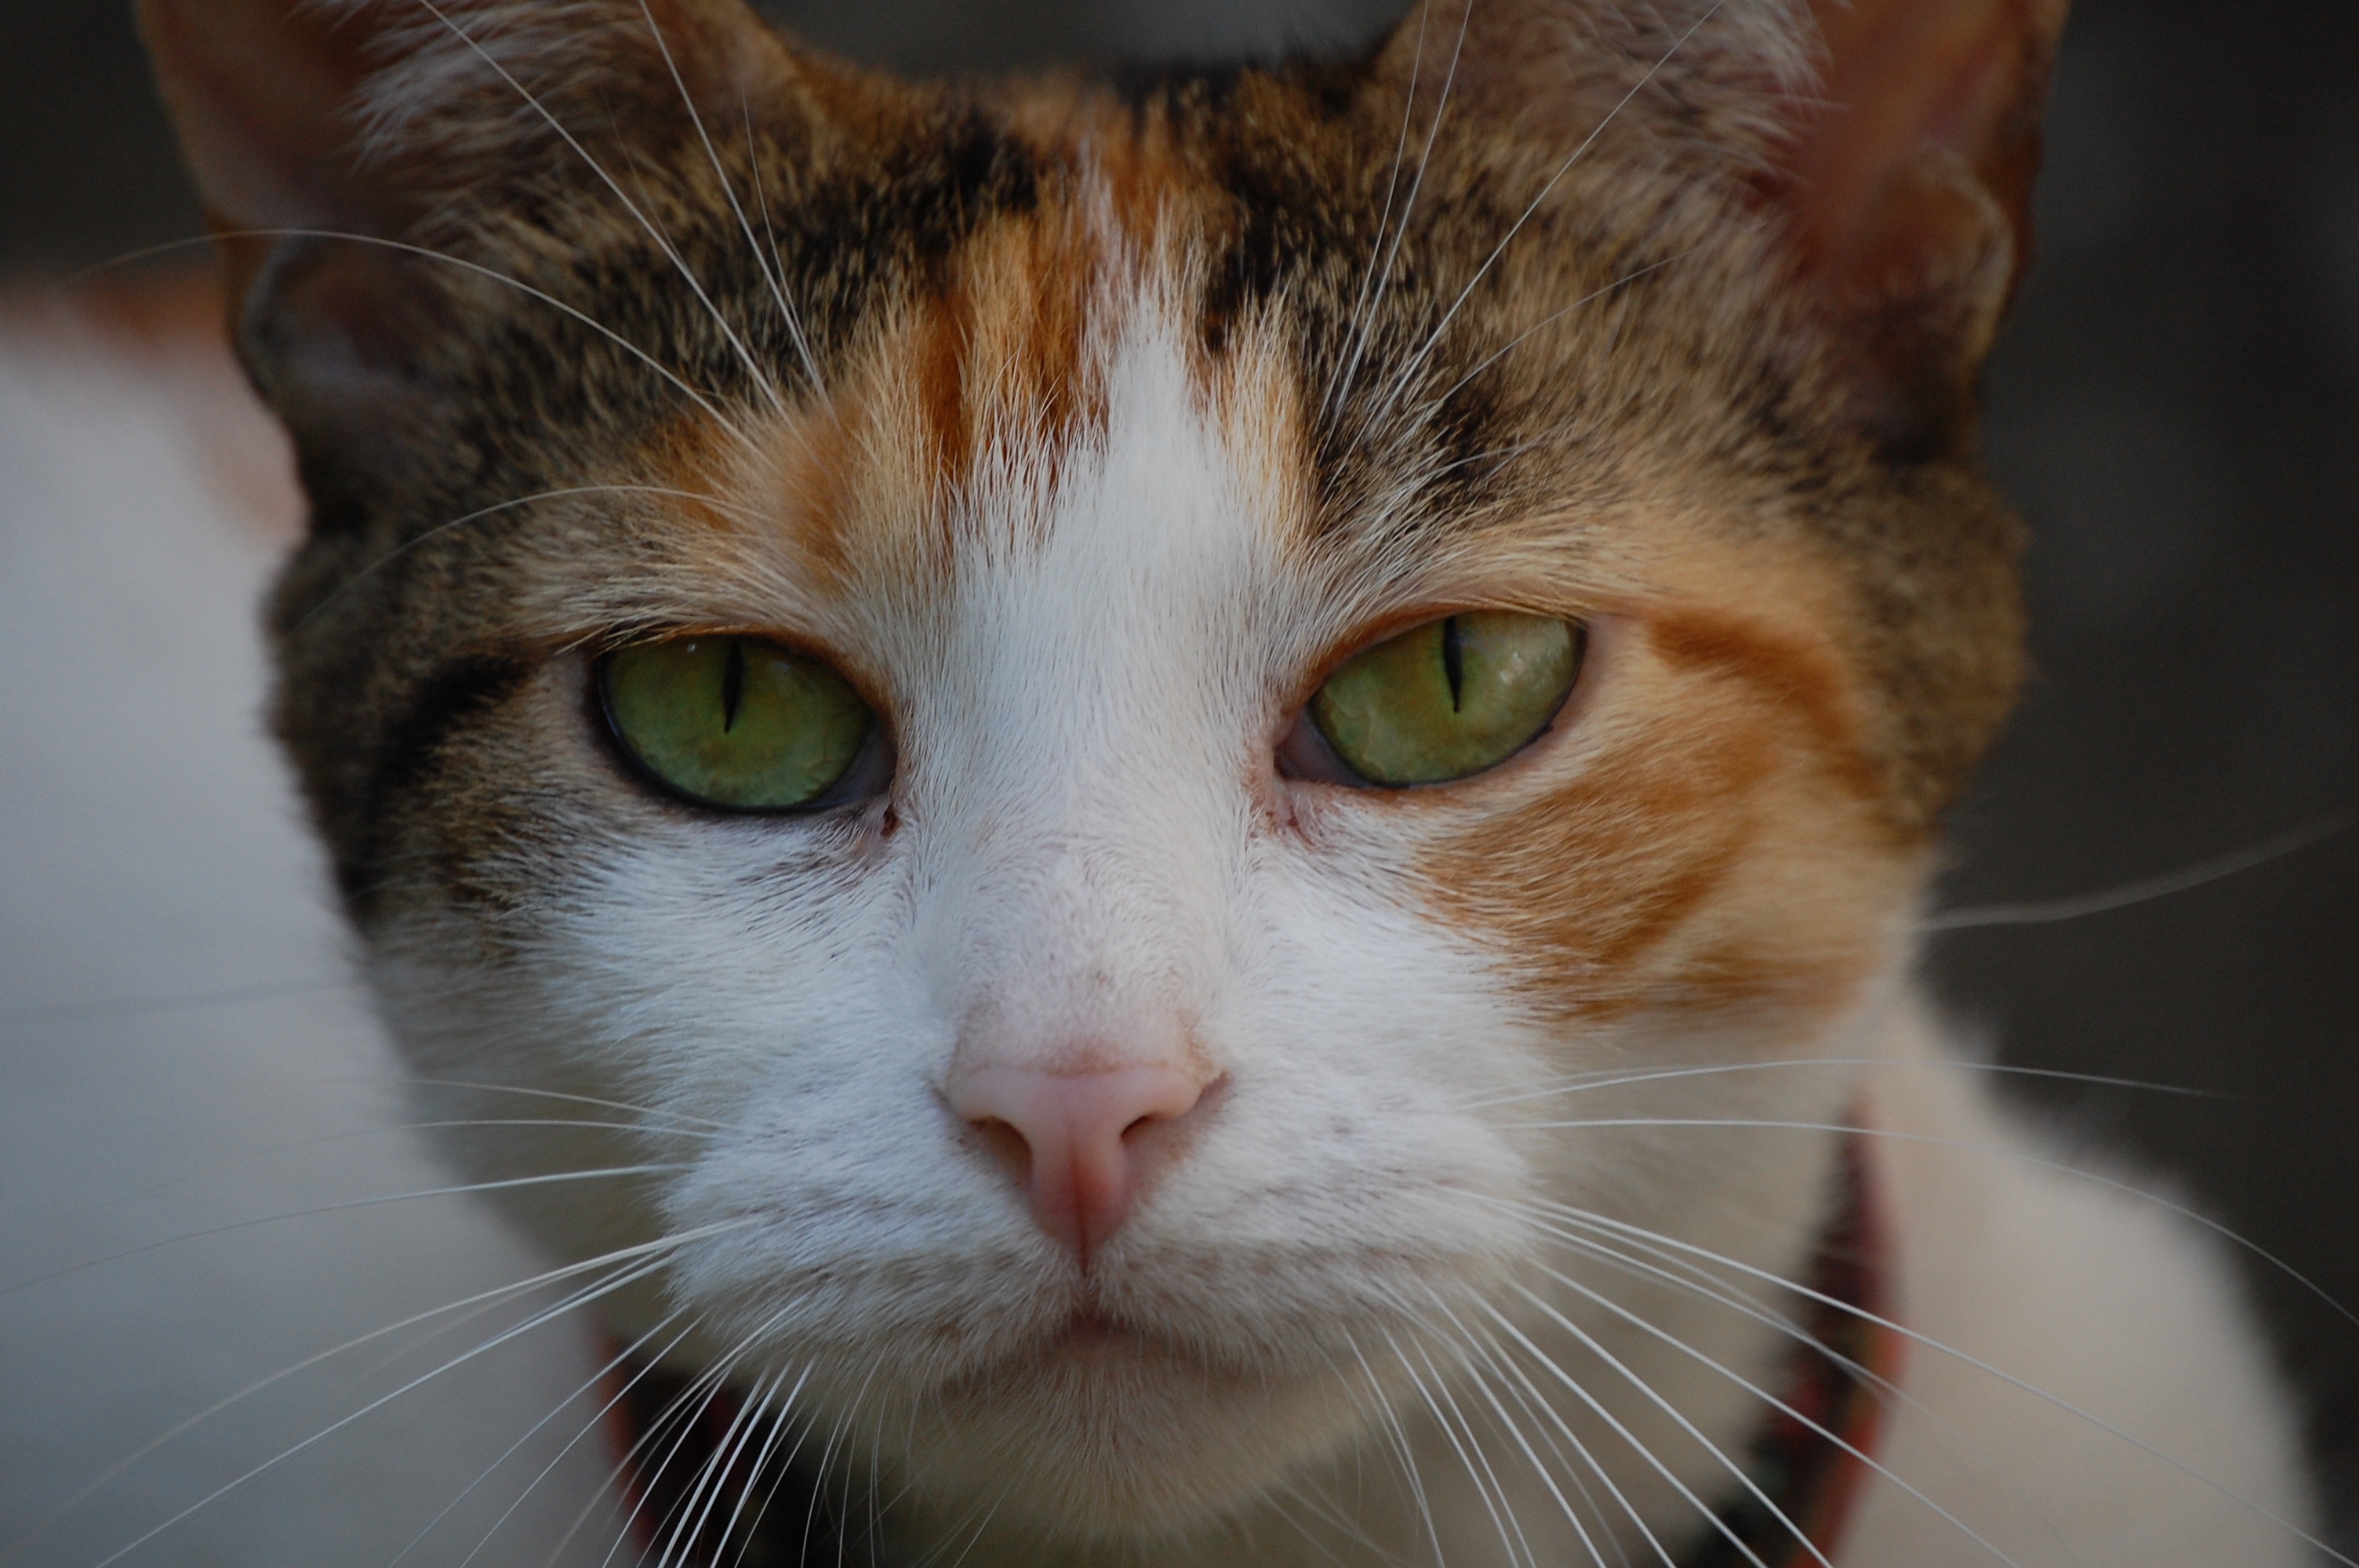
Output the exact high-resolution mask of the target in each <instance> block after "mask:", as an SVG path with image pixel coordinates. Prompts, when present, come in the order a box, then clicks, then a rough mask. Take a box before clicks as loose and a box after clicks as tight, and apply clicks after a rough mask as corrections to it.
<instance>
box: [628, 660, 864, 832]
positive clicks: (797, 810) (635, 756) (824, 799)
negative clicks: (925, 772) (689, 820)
mask: <svg viewBox="0 0 2359 1568" xmlns="http://www.w3.org/2000/svg"><path fill="white" fill-rule="evenodd" d="M699 637H727V638H731V639H734V640H735V641H737V642H741V643H764V644H766V645H767V646H769V647H773V648H776V649H778V650H779V651H780V652H782V653H786V654H792V655H793V656H794V657H796V658H798V659H803V660H806V661H808V662H810V663H811V664H815V665H824V666H825V667H826V668H827V669H829V670H831V671H832V672H833V673H834V674H835V676H836V677H837V678H838V679H840V680H842V681H843V683H844V684H845V685H847V686H849V687H852V692H853V696H855V697H858V698H860V701H861V704H862V706H864V707H865V708H867V709H868V732H867V733H866V734H865V735H864V736H863V737H862V738H861V742H860V750H859V751H858V752H855V753H853V759H852V765H851V766H849V767H847V768H845V769H844V770H843V776H842V777H841V778H839V779H837V780H836V781H835V783H833V784H830V785H829V786H828V787H827V788H826V789H824V790H822V791H821V792H820V793H819V795H816V796H815V797H813V798H812V799H810V800H807V801H804V802H802V803H800V804H799V805H796V806H738V805H735V804H734V803H732V802H729V801H725V800H714V799H712V797H711V796H709V795H698V794H696V793H695V792H694V791H693V790H688V789H683V788H681V787H680V786H679V784H674V783H673V782H672V781H671V780H669V779H668V778H666V777H664V776H663V774H661V773H658V772H656V770H655V769H654V768H653V767H652V766H650V765H649V764H648V762H647V759H646V758H644V757H642V756H640V755H639V753H638V752H637V750H636V748H635V747H633V746H632V744H631V742H630V740H629V738H628V737H627V736H625V734H624V733H623V726H622V722H621V720H620V719H617V718H616V717H615V715H614V694H613V688H612V682H611V677H610V675H609V671H610V670H611V668H612V666H613V663H614V655H615V654H621V653H625V652H628V651H629V650H630V649H633V648H647V647H653V646H655V645H657V644H658V643H679V642H687V641H690V640H692V639H695V638H699ZM586 695H587V697H588V704H587V706H588V707H589V709H590V718H591V727H592V730H595V731H596V732H597V733H598V735H599V737H600V739H601V740H602V741H603V744H604V749H605V751H606V753H607V755H608V756H609V757H610V758H612V759H613V760H614V762H615V763H616V765H617V766H618V767H619V768H620V770H621V771H622V773H624V775H625V777H627V778H628V779H629V780H630V781H631V782H632V783H634V784H637V785H639V786H640V787H641V788H642V789H644V790H645V791H646V792H647V793H648V794H650V795H656V796H658V798H660V799H662V800H664V801H666V802H668V803H670V804H672V805H677V806H688V807H690V808H692V809H693V810H694V811H696V812H697V813H698V814H700V815H702V816H749V817H770V818H778V817H806V816H827V815H830V814H832V813H840V812H843V811H844V810H845V809H847V808H850V807H855V806H869V805H871V804H873V803H874V802H875V801H876V800H878V799H879V798H881V797H882V796H884V795H886V793H887V792H888V791H889V790H890V789H891V788H892V785H893V781H894V779H895V777H896V776H897V774H898V773H899V772H900V754H899V750H898V748H897V747H896V746H895V745H894V743H893V725H892V721H891V719H889V718H888V716H887V714H886V709H885V707H884V705H882V704H881V703H879V702H878V701H877V700H876V699H875V697H873V696H872V695H871V694H870V693H869V692H868V690H867V689H866V688H865V687H864V685H863V684H862V683H861V682H860V681H858V680H855V679H854V678H853V676H852V675H851V674H849V673H848V672H847V671H846V670H845V669H844V668H843V665H840V664H838V663H836V662H835V661H834V660H833V659H831V658H829V657H827V656H826V655H825V654H821V653H819V652H816V651H815V650H812V649H810V648H807V647H804V646H802V645H800V644H799V643H795V642H792V641H790V640H788V639H787V638H784V637H778V636H773V635H771V634H769V633H760V632H746V631H742V630H736V629H732V628H705V627H697V628H693V629H684V630H681V631H677V632H667V633H662V634H661V635H658V636H653V637H647V636H640V637H629V638H624V639H618V640H616V641H614V642H613V643H608V644H607V645H605V646H603V647H602V648H600V649H599V650H598V651H597V652H596V653H595V654H593V655H592V658H591V661H590V680H589V690H588V693H587V694H586Z"/></svg>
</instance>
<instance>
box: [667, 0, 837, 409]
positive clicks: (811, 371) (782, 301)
mask: <svg viewBox="0 0 2359 1568" xmlns="http://www.w3.org/2000/svg"><path fill="white" fill-rule="evenodd" d="M639 15H640V16H644V17H646V18H647V31H648V32H649V33H650V34H652V35H654V38H655V41H656V51H657V52H658V54H660V55H662V56H663V62H664V69H665V70H669V71H670V72H671V82H672V85H673V86H674V87H676V88H678V89H679V101H680V104H681V106H682V107H683V108H685V109H686V110H687V111H688V119H689V124H692V125H694V126H695V127H696V139H697V140H698V141H700V142H701V143H703V144H704V156H705V157H706V158H707V159H709V160H710V161H711V162H712V177H713V178H715V179H717V180H719V181H720V182H721V191H722V194H723V196H725V197H727V198H728V200H729V211H731V212H733V213H734V214H735V215H736V218H737V227H738V228H739V230H740V231H742V232H744V234H745V244H746V246H747V248H748V249H750V250H751V251H752V252H753V253H754V262H755V265H757V266H759V267H760V268H761V269H762V281H763V282H765V283H766V284H768V285H769V286H770V297H771V298H772V299H774V300H776V301H777V307H778V316H779V319H781V320H782V321H783V322H784V323H785V324H786V329H787V336H788V338H789V339H790V340H792V341H793V343H794V345H795V351H796V353H798V354H799V355H800V356H801V359H802V362H803V373H805V374H806V375H808V376H810V384H811V390H812V391H814V392H818V393H820V394H821V395H824V394H825V393H826V390H827V389H826V387H825V386H824V385H823V384H821V381H820V375H819V362H818V361H817V360H814V359H813V358H811V351H810V344H809V343H808V342H806V341H804V339H803V328H802V322H801V321H800V320H799V319H798V318H797V316H796V314H795V308H794V306H793V304H792V303H791V302H790V301H788V298H787V283H786V279H785V278H784V277H782V276H779V272H778V269H777V268H775V267H773V265H771V264H772V263H773V262H774V261H776V260H777V253H776V250H775V247H774V248H773V251H772V253H771V254H770V255H768V256H765V255H764V254H763V253H762V245H761V242H760V241H758V240H756V239H755V238H754V225H753V224H752V223H751V222H747V221H746V217H745V208H744V206H742V205H741V204H740V203H739V202H738V200H737V188H736V187H735V186H734V185H733V184H732V183H731V182H730V179H729V176H728V173H727V172H726V171H725V170H723V168H722V167H721V155H720V153H719V152H718V151H716V150H715V149H714V147H713V146H712V135H711V134H710V133H709V132H707V131H706V130H705V128H704V116H703V115H702V114H698V113H697V109H696V99H695V98H694V96H692V95H691V94H690V92H689V91H688V82H687V81H686V80H685V79H683V78H682V77H681V76H680V74H679V61H678V60H676V59H673V58H672V53H671V46H670V45H669V43H667V42H665V41H664V36H663V28H662V27H658V26H657V24H656V14H655V12H654V11H653V10H652V9H651V8H650V7H649V6H648V5H647V0H639ZM738 103H740V104H744V103H745V97H744V94H743V93H740V94H739V97H738ZM750 120H751V113H750V109H749V112H748V121H749V124H748V125H747V131H748V135H747V138H746V150H747V154H748V156H749V157H750V156H751V154H752V151H753V145H754V144H753V138H752V135H751V131H752V126H751V124H750ZM774 395H775V393H774Z"/></svg>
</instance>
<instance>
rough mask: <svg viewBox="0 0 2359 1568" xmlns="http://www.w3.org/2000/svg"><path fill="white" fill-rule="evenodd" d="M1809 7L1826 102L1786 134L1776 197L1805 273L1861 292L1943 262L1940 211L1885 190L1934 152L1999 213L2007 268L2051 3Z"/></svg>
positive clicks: (2031, 164) (2034, 128)
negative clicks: (1791, 139) (1821, 56)
mask: <svg viewBox="0 0 2359 1568" xmlns="http://www.w3.org/2000/svg"><path fill="white" fill-rule="evenodd" d="M1813 9H1814V11H1815V13H1816V15H1817V17H1818V21H1819V25H1820V27H1821V30H1822V32H1823V33H1824V35H1825V38H1826V43H1827V50H1828V62H1829V63H1828V68H1827V72H1826V78H1825V81H1824V83H1823V85H1822V87H1821V94H1820V95H1821V98H1822V100H1823V102H1824V103H1825V105H1826V107H1825V108H1824V109H1823V110H1822V111H1821V112H1820V113H1819V114H1816V115H1815V117H1813V118H1812V119H1811V120H1810V123H1809V124H1807V125H1806V126H1805V127H1804V128H1803V130H1802V132H1801V134H1800V135H1799V138H1798V139H1797V141H1796V143H1795V146H1794V150H1793V154H1792V156H1791V157H1790V158H1789V160H1788V173H1789V175H1790V176H1791V178H1792V183H1791V185H1790V186H1789V188H1788V195H1787V198H1786V200H1788V203H1789V204H1790V206H1791V208H1792V210H1793V211H1794V216H1795V230H1796V233H1797V236H1798V239H1799V243H1800V246H1801V251H1802V260H1803V265H1804V267H1805V269H1806V270H1807V271H1809V272H1810V273H1813V274H1815V275H1818V276H1821V277H1823V278H1825V279H1826V280H1827V282H1828V283H1829V284H1830V286H1831V287H1832V288H1833V289H1834V290H1835V291H1836V292H1837V293H1839V294H1841V293H1846V292H1852V291H1855V290H1859V289H1865V290H1868V291H1871V292H1872V291H1874V290H1875V289H1876V288H1877V287H1878V283H1879V280H1880V278H1881V277H1883V276H1888V275H1889V274H1890V273H1891V271H1892V270H1893V269H1894V268H1895V267H1896V266H1897V267H1900V268H1901V269H1903V270H1909V271H1916V272H1918V273H1920V274H1923V273H1938V272H1940V270H1942V268H1941V264H1940V259H1939V256H1938V253H1940V251H1942V250H1943V249H1944V248H1945V247H1947V246H1950V245H1951V244H1953V243H1959V241H1960V238H1961V236H1960V235H1959V233H1958V231H1957V225H1956V223H1955V222H1954V216H1953V210H1951V209H1947V208H1945V207H1944V205H1943V204H1941V203H1939V202H1934V203H1926V202H1917V201H1908V200H1901V201H1895V200H1889V199H1888V197H1887V191H1888V189H1889V188H1890V187H1891V186H1892V184H1893V182H1894V181H1895V179H1896V178H1898V177H1900V176H1902V175H1903V174H1904V173H1905V172H1906V171H1908V169H1909V168H1911V167H1912V166H1913V165H1917V164H1919V163H1921V162H1923V161H1924V160H1925V159H1926V158H1927V157H1928V155H1932V156H1934V157H1940V156H1941V155H1947V157H1946V158H1945V159H1944V160H1943V161H1945V162H1949V163H1950V166H1951V168H1957V169H1959V170H1960V171H1961V172H1962V173H1964V174H1967V175H1969V176H1970V177H1971V178H1973V181H1974V182H1975V183H1976V184H1978V185H1980V186H1981V188H1982V189H1984V191H1985V192H1986V193H1987V194H1988V195H1989V197H1990V198H1991V200H1993V202H1995V205H1996V208H1997V211H1999V213H2000V214H2002V215H2003V217H2004V218H2005V221H2006V224H2007V227H2008V228H2009V230H2010V231H2011V232H2010V234H2009V236H2008V238H2009V239H2010V240H2011V241H2012V243H2013V250H2014V256H2015V263H2014V270H2015V271H2016V272H2017V273H2019V272H2020V269H2021V266H2022V265H2023V262H2024V260H2025V259H2026V258H2027V256H2028V254H2029V251H2030V246H2029V237H2030V232H2029V231H2030V200H2031V182H2032V176H2033V174H2034V172H2035V171H2036V168H2037V166H2038V153H2039V135H2038V125H2039V121H2038V109H2039V103H2040V100H2041V97H2042V95H2043V93H2044V92H2045V89H2046V86H2047V78H2048V65H2049V59H2050V57H2051V55H2052V54H2053V52H2054V49H2055V44H2056V38H2057V34H2058V32H2059V31H2060V29H2061V27H2062V26H2063V22H2064V10H2065V5H2064V0H1849V3H1844V0H1816V4H1815V5H1814V6H1813ZM2013 282H2014V279H2013V278H2012V277H2010V279H2009V282H2008V292H2009V293H2010V294H2011V293H2012V290H2013Z"/></svg>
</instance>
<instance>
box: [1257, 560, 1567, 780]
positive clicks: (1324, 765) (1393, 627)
mask: <svg viewBox="0 0 2359 1568" xmlns="http://www.w3.org/2000/svg"><path fill="white" fill-rule="evenodd" d="M1486 614H1509V615H1532V616H1537V617H1538V618H1540V619H1543V620H1550V621H1561V622H1564V623H1565V624H1566V625H1567V626H1570V627H1571V628H1572V679H1571V680H1570V681H1568V682H1567V683H1566V684H1565V688H1564V692H1563V695H1562V696H1560V697H1558V698H1557V701H1556V706H1555V707H1553V708H1549V713H1548V717H1547V718H1546V719H1542V720H1541V721H1540V723H1539V727H1538V729H1536V730H1533V731H1532V733H1531V736H1530V738H1529V739H1528V740H1527V741H1524V743H1523V744H1522V745H1520V746H1517V748H1516V749H1515V750H1514V751H1512V752H1508V753H1507V754H1506V756H1504V757H1501V758H1500V759H1499V760H1498V761H1497V762H1493V763H1492V764H1491V765H1490V766H1488V767H1485V768H1477V769H1475V770H1474V771H1473V773H1461V774H1459V775H1458V776H1457V777H1456V778H1451V779H1429V780H1423V781H1420V782H1419V783H1415V784H1386V783H1384V782H1383V781H1382V780H1379V779H1372V778H1368V777H1366V776H1365V775H1364V774H1363V773H1360V771H1359V770H1358V769H1356V768H1354V767H1353V766H1351V765H1350V764H1349V763H1347V762H1344V761H1343V758H1342V757H1340V756H1338V755H1337V754H1336V752H1335V748H1334V746H1333V744H1332V742H1330V741H1328V739H1327V735H1326V732H1325V731H1324V730H1321V729H1320V728H1319V725H1318V723H1317V721H1316V720H1314V719H1312V718H1311V717H1310V704H1311V702H1312V700H1313V699H1315V698H1316V697H1318V695H1319V694H1320V693H1321V691H1323V690H1325V689H1326V687H1327V683H1328V682H1329V681H1331V680H1332V679H1334V678H1335V673H1336V672H1337V671H1338V670H1341V669H1342V668H1343V666H1344V665H1348V664H1350V663H1351V662H1352V661H1353V659H1356V658H1358V657H1359V656H1360V655H1361V654H1365V653H1368V652H1370V651H1372V650H1374V649H1376V648H1381V647H1383V646H1384V645H1385V644H1386V643H1389V642H1391V641H1392V640H1393V639H1395V638H1396V637H1406V636H1408V634H1409V633H1412V632H1417V631H1420V630H1422V629H1423V628H1425V627H1428V626H1430V625H1433V624H1434V623H1435V622H1441V621H1447V620H1449V619H1450V618H1451V617H1452V616H1455V615H1486ZM1594 643H1595V631H1594V628H1593V624H1592V620H1591V618H1590V617H1587V616H1581V615H1564V614H1560V613H1557V612H1556V611H1547V610H1526V609H1523V608H1521V607H1516V606H1499V605H1462V606H1459V607H1458V608H1456V609H1451V610H1444V611H1441V612H1440V614H1433V613H1430V612H1428V613H1421V614H1419V616H1418V617H1417V619H1415V620H1403V621H1396V622H1389V623H1387V624H1386V625H1384V626H1383V627H1382V628H1381V629H1379V630H1378V631H1376V632H1375V633H1373V634H1371V635H1368V636H1364V637H1362V638H1359V639H1357V640H1355V641H1354V642H1353V643H1350V644H1349V645H1348V646H1347V647H1346V648H1345V649H1344V651H1343V652H1341V653H1338V654H1334V655H1332V656H1331V657H1330V658H1328V659H1327V660H1326V661H1325V662H1324V663H1323V664H1321V665H1320V666H1319V670H1318V674H1317V675H1316V676H1314V677H1313V678H1312V679H1311V680H1310V682H1308V683H1307V684H1306V686H1305V687H1304V689H1303V690H1302V691H1301V693H1300V694H1299V697H1297V698H1296V700H1295V702H1294V703H1293V705H1292V707H1291V708H1288V711H1289V712H1290V713H1292V714H1293V718H1292V719H1290V720H1289V721H1288V724H1287V726H1286V729H1285V730H1284V731H1283V732H1281V733H1280V735H1279V737H1278V741H1277V746H1276V748H1274V755H1275V757H1276V759H1277V776H1278V777H1279V778H1281V779H1284V780H1286V781H1287V782H1288V784H1331V785H1333V786H1335V787H1337V788H1342V789H1351V790H1363V791H1367V792H1370V793H1373V794H1377V795H1414V794H1416V793H1418V792H1419V791H1423V790H1442V789H1456V788H1458V787H1459V786H1460V785H1462V784H1469V783H1472V782H1473V780H1475V779H1480V778H1487V777H1489V776H1490V775H1491V774H1493V773H1497V772H1498V771H1499V770H1500V769H1501V768H1504V767H1506V766H1507V765H1508V764H1509V763H1511V762H1515V761H1516V760H1517V758H1519V757H1522V756H1524V755H1526V754H1527V753H1528V752H1530V751H1531V750H1532V748H1533V747H1535V746H1538V744H1539V743H1540V742H1541V741H1545V740H1547V739H1548V738H1549V735H1551V734H1552V733H1554V732H1555V730H1556V727H1557V721H1558V720H1559V719H1562V718H1563V717H1564V712H1565V709H1566V708H1571V706H1572V704H1573V700H1574V698H1576V697H1579V696H1580V695H1581V692H1582V687H1585V686H1587V685H1588V684H1589V682H1588V676H1589V668H1590V664H1591V659H1592V654H1593V649H1594Z"/></svg>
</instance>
